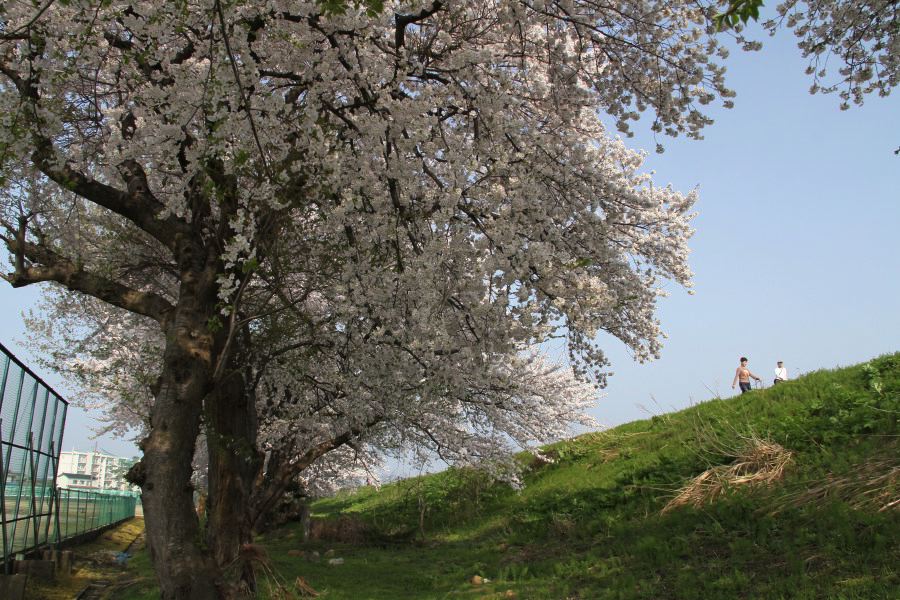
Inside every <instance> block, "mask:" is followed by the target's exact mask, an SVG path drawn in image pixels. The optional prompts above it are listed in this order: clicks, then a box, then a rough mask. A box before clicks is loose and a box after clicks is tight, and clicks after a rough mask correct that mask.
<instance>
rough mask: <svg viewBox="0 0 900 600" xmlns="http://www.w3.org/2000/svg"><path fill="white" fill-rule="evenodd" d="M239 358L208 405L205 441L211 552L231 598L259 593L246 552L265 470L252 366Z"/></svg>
mask: <svg viewBox="0 0 900 600" xmlns="http://www.w3.org/2000/svg"><path fill="white" fill-rule="evenodd" d="M241 361H242V358H241V356H240V354H239V353H237V352H236V353H235V356H234V357H233V358H232V360H231V363H232V365H233V369H232V370H231V371H230V372H229V374H228V375H227V376H226V377H225V378H224V379H223V380H222V381H221V382H220V383H219V385H217V386H216V389H215V390H214V391H213V393H211V394H210V395H209V397H208V398H207V402H206V419H207V421H206V440H207V447H208V451H209V471H208V476H209V503H208V505H207V530H206V539H207V546H208V547H209V550H210V552H211V554H212V556H213V559H214V560H215V563H216V565H217V566H218V567H219V568H220V569H221V570H222V571H223V573H222V576H223V578H224V581H223V584H222V585H221V586H220V587H222V589H223V590H228V592H226V593H231V592H233V591H237V590H235V585H234V583H233V582H234V580H235V579H237V577H235V575H239V578H240V584H241V585H240V587H243V588H244V590H245V591H251V592H252V591H255V589H256V581H255V576H254V571H253V562H252V560H251V558H249V557H248V556H245V555H242V552H241V550H242V549H243V548H244V547H246V545H247V544H249V543H251V542H252V541H253V532H252V526H251V516H250V506H249V498H250V492H251V489H252V486H253V480H254V477H255V476H256V473H257V470H258V469H259V465H260V462H261V460H260V456H259V452H258V450H257V448H256V433H257V416H256V398H255V395H254V393H253V389H252V387H253V386H252V383H251V380H250V379H249V378H248V376H249V373H247V366H246V365H242V364H240V362H241Z"/></svg>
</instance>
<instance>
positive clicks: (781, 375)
mask: <svg viewBox="0 0 900 600" xmlns="http://www.w3.org/2000/svg"><path fill="white" fill-rule="evenodd" d="M787 378H788V375H787V369H785V368H784V363H783V362H781V361H780V360H779V361H778V366H777V367H775V382H774V385H778V384H779V383H781V382H782V381H787Z"/></svg>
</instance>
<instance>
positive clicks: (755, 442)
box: [132, 354, 900, 600]
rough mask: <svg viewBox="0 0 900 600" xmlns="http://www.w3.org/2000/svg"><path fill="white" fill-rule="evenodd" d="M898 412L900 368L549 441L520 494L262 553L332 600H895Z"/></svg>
mask: <svg viewBox="0 0 900 600" xmlns="http://www.w3.org/2000/svg"><path fill="white" fill-rule="evenodd" d="M898 413H900V354H897V355H892V356H885V357H881V358H878V359H875V360H873V361H871V362H869V363H866V364H864V365H858V366H855V367H850V368H846V369H840V370H834V371H820V372H816V373H812V374H810V375H807V376H805V377H803V378H801V379H798V380H796V381H791V382H788V383H785V384H783V385H779V386H777V387H774V388H771V389H767V390H764V391H754V392H753V393H750V394H747V395H744V396H740V397H737V398H732V399H729V400H711V401H709V402H705V403H703V404H700V405H698V406H695V407H692V408H690V409H687V410H683V411H681V412H678V413H674V414H669V415H661V416H657V417H653V418H652V419H648V420H644V421H638V422H634V423H629V424H627V425H623V426H621V427H617V428H615V429H612V430H609V431H606V432H602V433H591V434H587V435H583V436H580V437H578V438H574V439H572V440H567V441H565V442H560V443H558V444H554V445H552V446H549V447H547V449H546V453H547V454H548V455H549V456H551V457H553V459H554V460H553V462H552V463H545V462H541V461H536V460H533V459H531V458H525V457H523V458H522V460H523V464H525V465H526V468H525V477H524V481H525V487H524V488H523V489H522V490H519V491H517V490H513V489H511V488H510V487H508V486H506V485H503V484H497V483H491V482H489V481H487V480H486V479H485V478H484V476H482V475H480V474H478V473H474V472H471V471H467V470H458V469H451V470H448V471H445V472H443V473H438V474H434V475H428V476H423V477H418V478H413V479H408V480H404V481H400V482H396V483H393V484H391V485H386V486H384V487H383V488H381V489H380V490H375V489H372V488H366V489H362V490H360V491H358V492H356V493H352V494H342V495H339V496H336V497H334V498H329V499H325V500H322V501H319V502H317V503H316V504H315V505H314V507H313V509H314V514H315V515H316V516H317V517H319V518H320V519H322V520H324V521H323V522H320V523H319V524H318V526H317V527H316V529H317V531H318V532H319V533H320V534H321V537H323V538H325V539H320V540H319V541H316V542H311V543H307V544H303V543H301V541H300V539H301V534H300V531H299V528H298V526H287V527H285V528H282V529H280V530H278V531H275V532H273V533H270V534H269V535H267V536H265V537H263V538H261V539H260V540H259V543H260V545H261V546H262V547H263V548H265V550H266V551H267V554H268V556H269V563H268V569H269V571H270V572H272V573H276V574H277V577H278V579H279V580H280V581H283V582H286V583H287V584H288V587H289V588H293V582H294V581H295V580H296V578H297V577H298V576H302V577H303V578H304V579H305V580H306V581H307V582H308V583H309V584H310V585H311V586H312V587H313V588H314V589H316V590H317V591H318V592H320V593H321V595H320V597H321V598H326V599H329V600H332V599H346V600H365V599H371V600H376V599H385V600H387V599H391V600H394V599H400V598H415V599H428V598H448V597H450V598H512V597H516V598H520V599H526V598H527V599H540V598H545V599H552V600H561V599H564V598H581V599H591V600H594V599H597V600H600V599H605V598H635V599H637V598H654V599H657V598H701V597H702V598H704V599H705V600H712V599H714V598H767V599H769V598H771V599H776V598H792V599H802V598H835V599H851V598H858V599H867V600H869V599H875V598H884V599H888V598H890V599H893V598H898V597H900V505H898V500H900V444H898V439H900V438H898V433H900V431H898V427H897V417H898ZM676 499H677V500H676ZM673 500H674V502H673ZM667 505H669V506H668V507H667ZM664 509H665V510H664ZM341 540H343V541H341ZM351 542H352V543H351ZM313 552H318V553H319V556H318V557H316V556H315V555H314V554H313ZM326 552H327V553H328V554H331V552H333V553H334V554H333V556H334V557H340V558H342V559H343V560H344V562H343V564H341V565H337V566H332V565H329V564H328V559H329V557H328V556H327V555H326ZM476 575H477V576H479V577H481V578H485V579H486V580H487V581H484V582H481V583H479V584H473V583H472V578H473V577H474V576H476ZM271 585H272V579H271V578H269V579H266V578H263V580H262V585H261V587H262V589H263V595H264V596H266V597H275V594H273V593H272V589H273V588H272V587H271ZM151 587H152V586H150V585H149V584H148V585H147V586H146V587H145V588H144V590H143V591H142V592H141V595H140V596H138V595H135V596H132V597H133V598H137V597H140V598H152V597H154V592H153V591H152V589H151ZM298 597H299V594H298Z"/></svg>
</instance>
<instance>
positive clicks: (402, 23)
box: [394, 0, 443, 49]
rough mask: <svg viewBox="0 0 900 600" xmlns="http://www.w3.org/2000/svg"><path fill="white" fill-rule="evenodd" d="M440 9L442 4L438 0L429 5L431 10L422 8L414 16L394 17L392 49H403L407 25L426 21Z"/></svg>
mask: <svg viewBox="0 0 900 600" xmlns="http://www.w3.org/2000/svg"><path fill="white" fill-rule="evenodd" d="M442 7H443V4H441V2H440V0H438V1H437V2H435V3H434V4H432V5H431V8H423V9H422V10H420V11H419V12H418V13H416V14H414V15H394V23H395V24H396V26H397V29H396V31H395V32H394V47H395V48H397V49H400V48H402V47H403V44H404V42H405V41H406V26H407V25H411V24H413V23H418V22H419V21H423V20H425V19H427V18H428V17H430V16H431V15H433V14H434V13H436V12H437V11H439V10H441V8H442Z"/></svg>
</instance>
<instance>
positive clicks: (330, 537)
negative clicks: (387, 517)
mask: <svg viewBox="0 0 900 600" xmlns="http://www.w3.org/2000/svg"><path fill="white" fill-rule="evenodd" d="M369 534H370V530H369V527H368V526H367V525H366V524H365V523H363V522H362V521H360V520H359V519H354V518H351V517H345V516H342V517H339V518H337V519H312V520H311V521H310V528H309V539H310V540H311V541H320V542H340V543H345V544H362V543H364V542H365V541H366V540H367V539H368V538H369V537H370V536H369Z"/></svg>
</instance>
